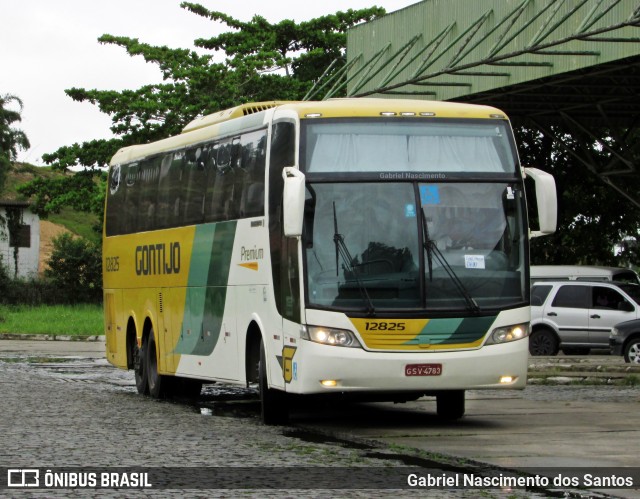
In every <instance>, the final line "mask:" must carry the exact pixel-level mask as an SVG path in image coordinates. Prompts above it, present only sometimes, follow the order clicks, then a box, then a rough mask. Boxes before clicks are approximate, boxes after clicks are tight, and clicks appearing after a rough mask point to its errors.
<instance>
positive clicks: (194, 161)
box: [183, 146, 207, 225]
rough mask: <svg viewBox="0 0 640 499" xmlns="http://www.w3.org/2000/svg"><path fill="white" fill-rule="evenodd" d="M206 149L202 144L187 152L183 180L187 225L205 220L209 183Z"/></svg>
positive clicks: (184, 220)
mask: <svg viewBox="0 0 640 499" xmlns="http://www.w3.org/2000/svg"><path fill="white" fill-rule="evenodd" d="M205 155H206V153H205V149H204V147H202V146H199V147H195V148H191V149H188V150H187V152H186V162H185V168H184V170H185V178H184V180H183V200H184V219H183V222H184V223H185V224H186V225H190V224H196V223H201V222H202V220H203V207H204V196H205V192H206V185H207V172H206V169H205V162H206V158H205Z"/></svg>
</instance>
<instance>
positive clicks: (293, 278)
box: [274, 238, 302, 390]
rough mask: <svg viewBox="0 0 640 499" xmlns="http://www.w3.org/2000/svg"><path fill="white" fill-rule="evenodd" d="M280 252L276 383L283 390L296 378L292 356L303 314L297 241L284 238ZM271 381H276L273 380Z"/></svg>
mask: <svg viewBox="0 0 640 499" xmlns="http://www.w3.org/2000/svg"><path fill="white" fill-rule="evenodd" d="M283 242H284V244H283V251H282V265H281V267H280V272H281V302H280V306H281V313H282V335H281V340H280V348H281V350H280V351H279V352H278V353H279V355H280V356H281V357H280V359H279V360H280V362H279V364H280V365H279V366H278V367H279V368H280V372H279V374H280V378H279V380H278V381H280V383H282V385H277V386H278V387H284V388H285V390H286V386H287V385H288V384H290V383H291V382H293V381H295V380H296V379H297V377H298V369H297V362H296V359H295V353H296V350H297V348H298V343H299V338H300V325H301V322H302V310H301V300H300V296H301V295H300V292H301V291H300V284H301V283H300V265H299V263H300V261H301V260H300V240H299V239H296V238H284V239H283ZM274 379H276V378H275V377H274Z"/></svg>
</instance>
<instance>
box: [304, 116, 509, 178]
mask: <svg viewBox="0 0 640 499" xmlns="http://www.w3.org/2000/svg"><path fill="white" fill-rule="evenodd" d="M302 143H303V155H302V158H301V162H302V163H303V165H304V167H305V169H306V172H307V173H326V172H341V173H353V172H388V171H393V172H448V173H466V174H474V173H475V174H477V173H485V174H486V173H492V174H505V173H508V174H511V175H512V176H513V175H514V174H515V172H516V166H517V162H516V159H515V154H514V152H513V149H512V142H511V138H510V129H509V127H508V123H507V122H506V121H505V120H477V119H476V120H460V119H437V118H423V119H420V118H393V119H390V120H385V119H373V120H372V119H368V120H366V119H341V120H331V119H326V120H322V121H317V122H315V121H310V122H307V123H305V125H304V127H303V138H302ZM431 178H433V177H431Z"/></svg>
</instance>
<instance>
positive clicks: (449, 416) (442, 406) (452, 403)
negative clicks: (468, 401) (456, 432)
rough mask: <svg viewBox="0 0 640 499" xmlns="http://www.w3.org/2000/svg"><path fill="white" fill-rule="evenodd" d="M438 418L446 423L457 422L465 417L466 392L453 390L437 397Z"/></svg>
mask: <svg viewBox="0 0 640 499" xmlns="http://www.w3.org/2000/svg"><path fill="white" fill-rule="evenodd" d="M436 410H437V412H438V417H439V418H441V419H444V420H446V421H455V420H456V419H460V418H461V417H462V416H464V410H465V404H464V390H451V391H447V392H442V393H438V394H437V395H436Z"/></svg>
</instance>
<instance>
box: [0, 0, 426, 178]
mask: <svg viewBox="0 0 640 499" xmlns="http://www.w3.org/2000/svg"><path fill="white" fill-rule="evenodd" d="M192 1H193V2H194V3H200V4H201V5H203V6H204V7H206V8H207V9H209V10H217V11H221V12H224V13H226V14H229V15H231V16H233V17H235V18H236V19H240V20H243V21H248V20H250V19H251V18H252V17H253V15H254V14H258V15H261V16H263V17H265V18H266V19H267V20H269V21H270V22H278V21H281V20H282V19H293V20H295V21H296V22H300V21H305V20H308V19H313V18H315V17H319V16H322V15H326V14H332V13H335V12H337V11H339V10H342V11H344V10H347V9H362V8H366V7H371V6H373V5H376V6H379V7H384V8H385V9H386V11H387V12H393V11H395V10H399V9H402V8H404V7H406V6H408V5H411V4H414V3H416V1H417V0H323V1H321V2H315V1H306V0H302V1H300V0H275V1H271V2H267V1H264V0H200V1H197V0H192ZM0 13H1V14H2V30H0V94H1V95H4V94H11V95H15V96H17V97H19V98H20V99H21V100H22V102H23V104H24V108H23V110H22V122H20V123H18V124H16V126H15V127H16V128H19V129H21V130H23V131H24V132H25V133H26V134H27V137H28V138H29V141H30V142H31V148H30V149H29V150H28V151H21V152H20V154H19V156H18V160H19V161H25V162H29V163H32V164H36V165H42V164H44V163H43V162H42V155H43V154H46V153H51V152H54V151H56V150H57V149H58V148H59V147H61V146H65V145H71V144H73V143H75V142H83V141H88V140H93V139H102V138H109V137H111V136H112V135H111V132H110V130H109V126H110V125H111V120H110V119H109V117H108V116H107V115H106V114H103V113H101V112H100V111H99V110H98V108H97V106H94V105H92V104H90V103H79V102H74V101H73V100H72V99H71V98H70V97H68V96H67V95H66V94H65V93H64V90H65V89H68V88H73V87H76V88H86V89H94V88H95V89H100V90H123V89H137V88H139V87H140V86H142V85H145V84H149V83H157V82H160V81H161V75H160V72H159V71H158V69H157V66H155V65H153V64H147V63H145V62H144V60H143V59H142V57H139V56H138V57H131V56H129V55H128V54H127V53H126V51H125V50H124V49H123V48H121V47H117V46H115V45H101V44H100V43H98V41H97V39H98V37H100V36H101V35H103V34H105V33H108V34H110V35H114V36H126V37H130V38H138V39H139V40H140V41H141V42H144V43H149V44H151V45H166V46H168V47H171V48H190V49H193V48H195V47H194V45H193V40H195V39H196V38H207V37H212V36H215V35H217V34H219V33H221V32H223V31H225V29H224V28H225V26H224V25H222V24H220V23H214V22H213V21H210V20H207V19H205V18H203V17H201V16H198V15H196V14H192V13H190V12H188V11H186V10H184V9H182V8H180V0H109V1H97V2H96V1H88V0H55V1H52V0H20V1H16V0H0Z"/></svg>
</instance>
